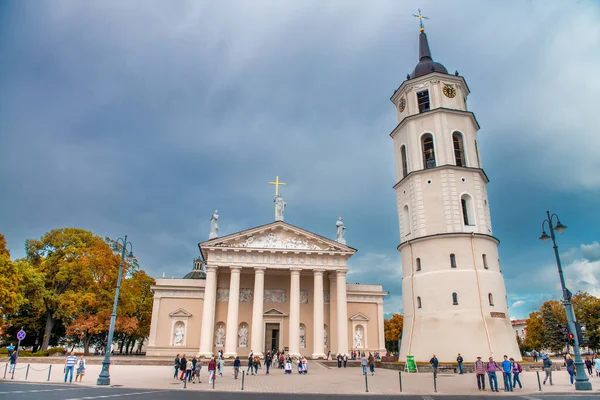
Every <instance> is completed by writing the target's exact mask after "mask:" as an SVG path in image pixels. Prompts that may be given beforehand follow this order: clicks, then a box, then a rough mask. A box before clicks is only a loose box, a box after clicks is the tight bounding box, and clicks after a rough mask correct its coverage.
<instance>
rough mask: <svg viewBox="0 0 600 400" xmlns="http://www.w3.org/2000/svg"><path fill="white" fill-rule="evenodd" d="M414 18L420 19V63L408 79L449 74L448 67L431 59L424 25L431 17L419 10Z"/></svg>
mask: <svg viewBox="0 0 600 400" xmlns="http://www.w3.org/2000/svg"><path fill="white" fill-rule="evenodd" d="M413 17H415V18H419V31H420V32H421V33H420V34H419V63H418V64H417V66H416V67H415V69H414V70H413V72H412V74H410V75H409V78H408V79H412V78H417V77H419V76H423V75H427V74H429V73H431V72H441V73H444V74H447V73H448V70H446V67H444V66H443V65H442V64H440V63H437V62H434V61H433V57H431V50H430V49H429V42H428V41H427V34H426V33H425V26H424V25H423V20H424V19H429V17H426V16H424V15H423V14H422V13H421V9H420V8H419V13H418V14H413Z"/></svg>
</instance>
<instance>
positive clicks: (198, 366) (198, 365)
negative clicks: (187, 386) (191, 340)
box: [192, 357, 202, 383]
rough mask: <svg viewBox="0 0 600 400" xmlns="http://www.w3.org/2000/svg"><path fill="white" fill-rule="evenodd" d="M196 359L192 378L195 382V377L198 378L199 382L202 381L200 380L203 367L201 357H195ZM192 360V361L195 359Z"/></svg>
mask: <svg viewBox="0 0 600 400" xmlns="http://www.w3.org/2000/svg"><path fill="white" fill-rule="evenodd" d="M194 360H196V363H195V364H194V378H193V380H192V382H193V383H196V382H194V380H195V379H198V383H202V381H200V370H201V369H202V363H201V362H200V357H198V358H196V357H194ZM194 360H192V362H193V361H194Z"/></svg>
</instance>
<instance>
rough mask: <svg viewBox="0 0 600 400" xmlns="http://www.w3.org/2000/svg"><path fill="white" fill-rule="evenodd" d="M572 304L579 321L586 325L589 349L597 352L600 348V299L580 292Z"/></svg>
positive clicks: (574, 297)
mask: <svg viewBox="0 0 600 400" xmlns="http://www.w3.org/2000/svg"><path fill="white" fill-rule="evenodd" d="M572 303H573V311H575V316H576V317H577V321H578V322H580V323H581V324H583V325H585V329H586V332H587V333H586V335H585V336H586V337H587V338H588V339H589V343H588V347H589V348H590V349H593V350H594V351H596V350H597V349H598V348H600V298H598V297H595V296H592V295H591V294H589V293H585V292H584V293H582V292H579V293H577V294H575V295H574V296H573V299H572ZM580 345H582V344H581V343H580Z"/></svg>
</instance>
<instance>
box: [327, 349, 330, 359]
mask: <svg viewBox="0 0 600 400" xmlns="http://www.w3.org/2000/svg"><path fill="white" fill-rule="evenodd" d="M327 361H331V350H329V351H328V352H327Z"/></svg>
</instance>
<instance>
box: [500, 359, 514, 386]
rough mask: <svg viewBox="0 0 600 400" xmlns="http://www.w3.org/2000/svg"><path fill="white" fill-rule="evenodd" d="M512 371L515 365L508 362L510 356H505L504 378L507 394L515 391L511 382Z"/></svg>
mask: <svg viewBox="0 0 600 400" xmlns="http://www.w3.org/2000/svg"><path fill="white" fill-rule="evenodd" d="M512 369H513V365H512V363H511V362H510V361H509V360H508V356H507V355H506V354H505V355H504V361H502V377H503V378H504V391H505V392H512V391H513V388H512V380H511V378H512V376H511V375H512Z"/></svg>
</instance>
